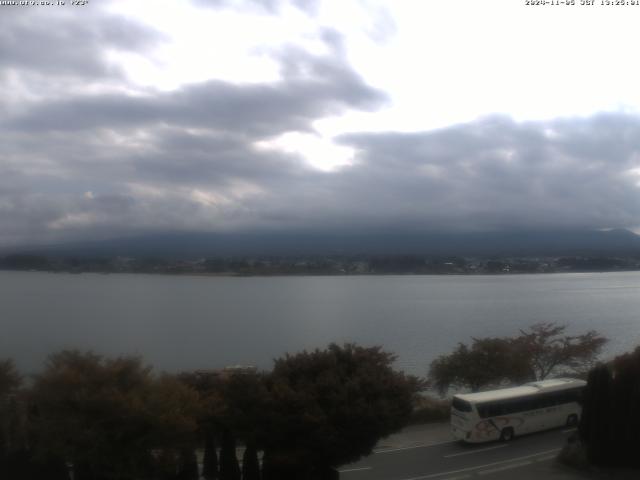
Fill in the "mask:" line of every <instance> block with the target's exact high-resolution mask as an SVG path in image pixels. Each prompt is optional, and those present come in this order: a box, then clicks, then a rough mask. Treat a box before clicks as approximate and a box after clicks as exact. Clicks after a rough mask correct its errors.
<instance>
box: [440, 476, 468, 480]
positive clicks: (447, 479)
mask: <svg viewBox="0 0 640 480" xmlns="http://www.w3.org/2000/svg"><path fill="white" fill-rule="evenodd" d="M463 478H471V475H460V476H458V477H447V478H443V479H442V480H462V479H463Z"/></svg>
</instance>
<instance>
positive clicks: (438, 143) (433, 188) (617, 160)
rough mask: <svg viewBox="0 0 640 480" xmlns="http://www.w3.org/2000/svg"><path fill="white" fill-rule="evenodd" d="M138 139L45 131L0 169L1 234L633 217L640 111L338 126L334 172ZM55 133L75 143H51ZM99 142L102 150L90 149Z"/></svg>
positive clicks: (245, 148)
mask: <svg viewBox="0 0 640 480" xmlns="http://www.w3.org/2000/svg"><path fill="white" fill-rule="evenodd" d="M56 135H59V137H56ZM101 135H106V136H101ZM145 135H146V136H143V137H144V139H145V143H146V148H145V149H142V150H140V149H139V148H137V147H136V145H135V144H134V143H131V144H127V143H126V142H121V143H120V144H118V142H115V141H114V140H113V138H111V137H109V135H108V134H96V133H92V134H91V135H89V136H83V135H77V136H74V135H72V134H70V133H62V134H61V133H56V134H48V135H45V136H44V137H40V143H39V144H35V143H32V144H31V145H30V152H25V153H24V154H23V155H24V156H23V160H24V159H27V160H24V161H26V162H27V163H28V162H29V161H28V158H31V157H30V155H31V156H32V158H33V165H32V168H31V169H29V168H25V166H26V165H25V164H23V168H22V169H18V170H15V169H14V170H13V173H12V176H10V175H6V174H5V175H2V178H3V181H2V182H1V183H0V186H1V188H0V199H1V200H0V224H1V225H2V227H3V228H2V231H3V235H4V237H3V241H4V243H7V242H8V241H9V240H10V239H14V240H15V239H17V238H22V239H23V240H24V239H25V238H27V237H28V236H29V235H34V236H35V235H37V238H43V239H52V238H87V237H88V238H98V237H105V236H114V235H125V234H134V233H136V234H137V233H143V232H146V231H158V230H162V231H167V230H182V231H184V230H198V231H203V230H209V231H238V230H240V231H260V230H269V231H278V230H282V231H296V230H297V231H324V232H328V233H337V232H341V233H353V232H358V231H385V230H386V231H437V232H446V231H478V230H514V229H516V230H522V229H528V230H531V229H555V228H629V227H634V226H637V225H638V224H640V203H639V202H638V194H639V192H640V190H639V187H638V184H639V181H640V175H639V172H640V118H638V117H636V116H631V115H623V114H600V115H596V116H593V117H588V118H569V119H558V120H553V121H547V122H525V123H517V122H514V121H512V120H511V119H509V118H505V117H489V118H484V119H480V120H478V121H475V122H471V123H468V124H463V125H456V126H452V127H449V128H445V129H441V130H437V131H430V132H415V133H397V132H387V133H360V134H351V135H345V136H343V137H340V138H339V141H340V143H341V144H343V145H348V146H350V147H352V148H355V149H356V150H357V152H358V154H357V156H356V159H355V163H354V164H353V165H351V166H348V167H344V168H342V169H339V170H336V171H333V172H330V173H327V172H321V171H318V170H316V169H314V168H311V167H310V166H309V165H308V164H306V163H305V162H304V161H303V159H301V158H299V157H297V156H295V155H292V154H285V153H280V152H277V151H264V150H261V149H257V148H255V147H254V146H253V145H252V143H251V140H252V137H246V136H245V135H244V134H234V133H233V132H232V133H219V132H218V133H216V132H209V131H192V130H191V129H188V128H181V127H178V126H172V127H167V126H164V127H156V128H152V129H149V130H148V131H147V133H146V134H145ZM143 137H141V138H143ZM62 139H64V140H63V141H64V142H67V143H71V144H73V145H72V146H67V148H66V149H56V148H52V145H55V144H56V143H57V142H59V141H62ZM4 140H6V138H5V139H4ZM101 142H102V144H103V146H104V147H103V148H104V151H102V152H100V153H99V154H98V155H97V156H96V158H91V157H90V155H91V151H92V150H93V149H95V148H96V147H97V146H99V145H100V144H101ZM14 147H15V148H16V149H18V147H19V146H15V145H14ZM34 152H37V155H36V154H34ZM45 152H47V153H46V156H47V158H48V161H49V162H53V163H55V164H57V165H58V166H59V169H58V170H56V171H57V172H58V176H57V177H55V176H51V172H48V173H37V172H39V171H41V170H43V168H42V164H40V163H38V162H37V161H36V157H37V156H38V155H40V156H45ZM87 192H91V194H87ZM7 232H8V233H7Z"/></svg>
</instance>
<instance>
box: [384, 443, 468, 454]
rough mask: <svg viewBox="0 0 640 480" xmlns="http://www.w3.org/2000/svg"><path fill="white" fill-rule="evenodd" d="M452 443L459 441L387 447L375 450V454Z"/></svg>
mask: <svg viewBox="0 0 640 480" xmlns="http://www.w3.org/2000/svg"><path fill="white" fill-rule="evenodd" d="M451 443H458V441H457V440H452V441H450V442H440V443H419V444H417V445H412V446H410V447H399V448H387V449H385V450H374V451H373V453H374V455H378V454H379V453H391V452H400V451H402V450H412V449H414V448H427V447H437V446H438V445H449V444H451Z"/></svg>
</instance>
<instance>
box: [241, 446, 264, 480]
mask: <svg viewBox="0 0 640 480" xmlns="http://www.w3.org/2000/svg"><path fill="white" fill-rule="evenodd" d="M242 480H260V462H259V461H258V450H256V446H255V444H254V443H253V442H251V443H248V444H247V445H246V448H245V449H244V454H243V456H242Z"/></svg>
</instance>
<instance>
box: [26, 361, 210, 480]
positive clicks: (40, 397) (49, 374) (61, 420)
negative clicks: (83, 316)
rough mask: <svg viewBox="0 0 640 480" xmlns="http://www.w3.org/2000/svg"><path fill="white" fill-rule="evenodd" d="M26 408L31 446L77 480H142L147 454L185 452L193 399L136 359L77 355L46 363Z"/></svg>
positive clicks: (151, 460) (151, 458)
mask: <svg viewBox="0 0 640 480" xmlns="http://www.w3.org/2000/svg"><path fill="white" fill-rule="evenodd" d="M32 402H33V409H34V412H35V413H34V416H33V417H34V418H33V423H34V427H35V430H36V432H37V446H38V447H39V449H40V451H42V452H48V453H53V454H55V455H56V456H59V457H62V458H65V459H67V460H68V461H71V462H72V463H73V464H74V473H75V478H76V479H77V480H81V479H82V480H84V479H91V480H97V479H107V478H108V479H113V480H129V479H136V480H137V479H145V478H148V477H149V476H150V475H151V473H150V472H151V471H152V469H153V465H154V462H155V460H154V458H155V457H154V455H155V454H154V452H156V453H157V452H159V451H163V450H170V451H175V452H179V451H180V449H181V448H184V447H186V446H190V445H193V438H194V433H195V429H196V420H195V418H196V414H197V410H198V407H199V405H198V398H197V394H196V393H195V392H193V391H192V390H191V389H189V388H188V387H186V386H185V385H184V384H182V383H180V382H178V381H177V380H176V379H175V378H172V377H170V376H167V375H163V376H160V377H156V376H154V375H153V374H152V373H151V369H150V368H149V367H146V366H144V365H143V363H142V361H141V360H140V359H139V358H135V357H123V358H116V359H108V358H103V357H101V356H99V355H95V354H93V353H90V352H87V353H82V352H78V351H63V352H60V353H57V354H54V355H52V356H50V357H49V359H48V362H47V365H46V368H45V370H44V372H43V373H42V374H41V375H39V376H38V377H37V378H36V381H35V384H34V386H33V394H32ZM170 457H172V455H166V456H165V458H170Z"/></svg>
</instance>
